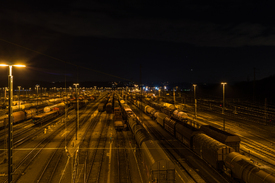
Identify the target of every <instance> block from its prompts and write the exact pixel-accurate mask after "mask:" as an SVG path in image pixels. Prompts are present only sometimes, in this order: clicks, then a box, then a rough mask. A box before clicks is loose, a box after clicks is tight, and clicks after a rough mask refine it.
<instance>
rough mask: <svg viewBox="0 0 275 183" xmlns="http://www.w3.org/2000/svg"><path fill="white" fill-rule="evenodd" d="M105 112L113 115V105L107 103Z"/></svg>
mask: <svg viewBox="0 0 275 183" xmlns="http://www.w3.org/2000/svg"><path fill="white" fill-rule="evenodd" d="M106 112H107V113H108V114H111V113H113V105H112V103H110V102H109V103H107V104H106Z"/></svg>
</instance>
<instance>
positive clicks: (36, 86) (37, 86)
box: [35, 85, 39, 115]
mask: <svg viewBox="0 0 275 183" xmlns="http://www.w3.org/2000/svg"><path fill="white" fill-rule="evenodd" d="M35 88H36V92H37V93H36V94H37V95H36V114H37V115H38V88H39V85H35Z"/></svg>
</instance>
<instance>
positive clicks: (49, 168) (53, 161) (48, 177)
mask: <svg viewBox="0 0 275 183" xmlns="http://www.w3.org/2000/svg"><path fill="white" fill-rule="evenodd" d="M95 110H96V104H94V107H92V109H90V110H89V111H86V112H82V115H83V117H82V116H81V117H82V118H81V119H80V124H81V125H83V124H84V123H86V122H88V123H89V121H88V119H89V118H90V116H91V114H92V113H93V112H94V111H95ZM91 124H92V123H90V125H91ZM74 127H75V126H74V124H73V128H74ZM87 131H89V129H87V130H86V131H85V133H87ZM74 132H75V131H74V130H73V129H72V130H71V131H70V133H69V134H68V135H67V141H65V139H63V140H62V141H61V143H60V144H59V146H58V147H57V148H56V149H55V152H54V153H53V154H52V156H51V158H50V159H49V161H48V163H47V164H46V166H45V167H44V169H43V171H42V172H41V175H40V176H39V178H38V179H37V183H39V182H41V183H42V182H45V183H47V182H54V181H53V180H54V174H55V173H56V172H57V169H58V167H60V165H59V162H61V160H62V158H63V157H64V156H66V157H67V154H66V153H65V151H64V148H62V147H68V146H69V144H68V143H69V142H70V141H71V140H72V139H73V138H74V137H75V133H74ZM62 169H63V168H62Z"/></svg>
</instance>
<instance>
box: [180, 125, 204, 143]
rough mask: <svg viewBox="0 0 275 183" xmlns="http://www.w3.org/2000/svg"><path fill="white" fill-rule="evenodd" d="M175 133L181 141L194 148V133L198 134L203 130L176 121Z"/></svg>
mask: <svg viewBox="0 0 275 183" xmlns="http://www.w3.org/2000/svg"><path fill="white" fill-rule="evenodd" d="M175 133H176V134H175V136H176V138H177V139H178V140H179V141H181V142H182V143H184V144H185V145H187V146H188V147H189V148H192V147H193V137H194V135H197V134H199V133H202V132H201V131H200V130H198V129H196V128H195V127H192V126H190V125H188V124H185V123H176V124H175Z"/></svg>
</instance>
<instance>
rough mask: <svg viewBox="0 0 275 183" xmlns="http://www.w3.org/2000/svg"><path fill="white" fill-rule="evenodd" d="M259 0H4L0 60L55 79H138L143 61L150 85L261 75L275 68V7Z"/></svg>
mask: <svg viewBox="0 0 275 183" xmlns="http://www.w3.org/2000/svg"><path fill="white" fill-rule="evenodd" d="M260 2H262V1H259V3H252V2H249V1H241V0H238V1H237V0H236V1H234V0H232V1H227V0H224V1H215V0H213V1H191V0H190V1H184V0H174V1H156V0H150V1H149V2H148V1H147V0H140V1H138V0H132V1H131V0H128V1H122V0H117V1H116V0H104V1H100V0H98V1H47V3H41V2H40V1H24V2H17V3H16V1H12V3H11V2H6V3H2V4H1V6H0V10H1V11H0V25H1V29H0V60H1V61H2V63H7V62H9V63H11V64H14V63H18V62H21V63H24V64H26V65H27V68H24V71H23V70H22V69H14V78H15V79H16V77H19V75H20V78H21V79H26V80H34V79H35V80H43V81H50V82H57V81H64V75H66V76H67V80H70V81H76V80H77V78H78V80H79V81H127V80H133V81H137V82H138V81H139V73H140V72H139V69H140V65H142V81H143V82H145V83H148V84H150V83H152V82H154V83H156V82H165V81H169V82H191V83H218V82H221V81H227V82H231V83H234V82H239V81H247V80H250V81H251V80H253V69H254V68H255V69H256V79H262V78H265V77H268V76H270V75H274V74H275V70H274V68H275V61H274V60H275V49H274V48H275V47H274V46H275V29H274V24H275V21H274V18H275V14H274V8H275V6H274V3H272V4H271V3H260ZM65 62H66V63H71V64H65ZM76 65H78V66H80V67H79V68H78V69H77V67H76ZM84 67H85V68H88V69H84ZM97 71H99V72H97ZM0 72H1V73H4V74H3V75H2V74H1V78H3V77H5V76H6V73H7V68H1V69H0ZM102 73H107V74H109V75H106V74H102ZM110 75H111V76H110ZM113 76H115V77H113Z"/></svg>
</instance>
